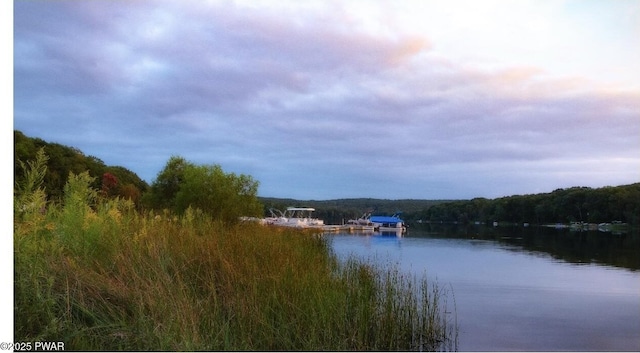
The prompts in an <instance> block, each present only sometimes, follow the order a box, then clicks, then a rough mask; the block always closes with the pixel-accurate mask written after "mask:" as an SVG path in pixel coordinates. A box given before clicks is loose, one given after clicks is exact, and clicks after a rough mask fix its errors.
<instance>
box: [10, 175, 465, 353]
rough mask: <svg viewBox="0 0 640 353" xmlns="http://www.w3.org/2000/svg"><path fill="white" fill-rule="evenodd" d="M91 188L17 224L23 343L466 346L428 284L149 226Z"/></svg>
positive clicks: (306, 240)
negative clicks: (458, 341)
mask: <svg viewBox="0 0 640 353" xmlns="http://www.w3.org/2000/svg"><path fill="white" fill-rule="evenodd" d="M90 181H91V180H90V178H89V177H88V175H85V174H80V175H72V176H71V177H70V179H69V184H68V187H67V189H66V191H65V192H66V194H65V200H64V203H63V204H62V205H47V206H48V207H47V208H46V209H44V210H43V211H41V212H16V217H15V226H14V259H15V282H14V290H15V295H14V298H15V334H14V335H15V337H14V338H15V340H16V341H36V340H38V341H63V342H65V348H66V349H68V350H115V351H117V350H127V351H135V350H166V351H185V350H186V351H199V350H262V351H264V350H446V349H456V348H457V336H456V334H457V333H456V332H457V331H456V330H457V328H456V327H455V324H454V323H452V322H451V315H450V314H447V313H446V308H445V307H443V304H445V305H446V297H447V295H446V293H445V292H444V291H443V290H441V289H440V288H438V286H437V285H435V284H433V285H432V284H428V283H427V282H426V279H416V278H407V277H405V276H404V275H403V274H401V273H400V272H398V271H397V270H395V269H393V268H387V267H378V266H375V265H372V264H370V263H363V262H359V261H356V260H354V259H349V260H347V261H345V262H340V261H338V260H337V258H336V257H335V256H334V255H333V254H332V253H331V251H330V246H329V244H328V243H327V240H325V239H324V238H322V237H320V236H318V235H316V234H314V233H312V232H305V231H300V230H294V229H283V228H271V227H263V226H259V225H257V224H239V225H235V226H228V225H224V224H222V223H221V222H219V221H216V220H215V219H212V218H210V217H208V216H207V215H206V214H205V213H203V212H200V211H199V210H193V209H188V210H187V212H185V214H184V215H182V216H180V217H176V216H173V215H171V214H169V213H168V212H162V213H160V214H154V213H151V212H150V213H147V214H140V213H138V212H137V211H135V210H134V207H133V205H132V204H131V203H130V202H129V201H125V200H120V199H110V200H106V199H103V200H101V199H100V198H99V197H98V196H97V194H95V193H94V191H92V190H91V189H90V187H89V184H90ZM38 190H40V189H38V188H32V190H31V191H27V192H32V193H34V192H37V191H38ZM20 196H21V197H22V198H20V200H24V199H25V195H20ZM32 196H33V195H32ZM17 199H18V198H16V200H17ZM16 202H17V201H16ZM16 207H18V208H19V205H18V206H16ZM14 209H16V208H14Z"/></svg>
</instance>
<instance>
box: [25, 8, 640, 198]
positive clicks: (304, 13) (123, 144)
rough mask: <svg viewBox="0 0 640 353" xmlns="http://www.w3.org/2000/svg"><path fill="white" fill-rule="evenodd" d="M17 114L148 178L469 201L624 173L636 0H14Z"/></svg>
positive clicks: (632, 174)
mask: <svg viewBox="0 0 640 353" xmlns="http://www.w3.org/2000/svg"><path fill="white" fill-rule="evenodd" d="M13 6H14V17H13V21H14V33H13V50H14V56H13V60H14V64H13V66H14V71H13V73H14V87H13V89H14V107H13V109H14V111H13V113H14V120H13V127H14V128H15V129H17V130H21V131H22V132H24V133H25V134H26V135H28V136H31V137H39V138H42V139H44V140H46V141H49V142H57V143H61V144H64V145H69V146H74V147H77V148H79V149H81V150H82V151H84V152H85V154H88V155H93V156H96V157H98V158H100V159H102V160H103V161H104V162H105V163H106V164H108V165H120V166H124V167H126V168H128V169H130V170H132V171H134V172H135V173H137V174H138V175H139V176H140V177H142V178H143V179H145V180H146V181H148V182H152V181H153V180H154V179H155V177H156V175H157V174H158V172H160V171H161V170H162V168H163V167H164V165H165V164H166V162H167V161H168V159H169V158H170V157H171V156H173V155H179V156H182V157H184V158H186V159H187V160H190V161H192V162H194V163H198V164H219V165H221V166H222V168H223V169H224V170H225V171H227V172H234V173H244V174H249V175H251V176H253V177H254V178H255V179H256V180H258V181H259V182H260V188H259V194H260V195H261V196H272V197H291V198H297V199H334V198H349V197H375V198H388V199H399V198H416V199H417V198H421V199H442V198H446V199H453V198H456V199H468V198H473V197H488V198H494V197H500V196H507V195H513V194H528V193H538V192H550V191H552V190H554V189H556V188H566V187H571V186H590V187H601V186H607V185H622V184H629V183H634V182H640V45H638V38H640V1H637V0H617V1H606V0H600V1H593V0H578V1H562V0H551V1H546V0H535V1H488V0H482V1H477V0H471V1H455V0H454V1H450V0H447V1H437V0H434V1H410V0H407V1H283V0H277V1H272V2H270V1H260V2H257V1H202V0H194V1H175V0H171V1H162V0H159V1H131V2H125V1H100V0H94V1H16V2H14V4H13Z"/></svg>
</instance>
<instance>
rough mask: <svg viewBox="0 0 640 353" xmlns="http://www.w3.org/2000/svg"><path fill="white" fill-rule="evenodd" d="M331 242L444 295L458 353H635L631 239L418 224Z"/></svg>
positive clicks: (636, 252) (639, 275)
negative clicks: (399, 231) (451, 310)
mask: <svg viewBox="0 0 640 353" xmlns="http://www.w3.org/2000/svg"><path fill="white" fill-rule="evenodd" d="M330 238H331V243H332V247H333V249H334V252H335V253H336V254H337V255H338V256H340V257H344V256H348V255H353V256H357V257H360V258H363V259H366V260H369V261H376V262H382V263H384V264H391V265H395V266H398V267H399V268H400V269H401V270H402V271H403V272H406V273H411V274H416V275H418V276H420V275H423V274H426V276H427V279H428V280H429V281H431V282H433V281H436V282H437V283H438V285H439V287H441V288H444V289H448V290H449V292H450V294H449V296H448V299H447V301H448V302H449V303H451V302H453V299H455V306H456V313H457V322H458V328H459V336H458V348H459V349H460V350H462V351H549V350H552V351H559V350H562V351H566V350H569V351H640V239H638V238H639V236H638V235H637V234H635V235H632V234H611V233H602V232H597V231H595V232H570V231H568V230H556V229H549V228H543V227H530V228H523V227H496V228H494V227H465V228H456V227H452V226H438V227H436V226H421V227H412V228H410V230H409V232H408V233H407V234H405V236H404V237H396V236H394V235H391V236H389V235H377V234H374V235H362V234H338V235H332V236H330Z"/></svg>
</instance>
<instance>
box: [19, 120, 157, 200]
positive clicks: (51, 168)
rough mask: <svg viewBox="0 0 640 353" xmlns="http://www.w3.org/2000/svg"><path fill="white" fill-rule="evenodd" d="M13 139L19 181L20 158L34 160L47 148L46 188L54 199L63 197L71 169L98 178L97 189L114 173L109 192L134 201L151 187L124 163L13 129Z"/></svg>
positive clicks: (24, 160)
mask: <svg viewBox="0 0 640 353" xmlns="http://www.w3.org/2000/svg"><path fill="white" fill-rule="evenodd" d="M13 138H14V173H15V178H16V180H18V179H19V178H20V177H21V176H22V168H21V167H20V163H19V161H22V162H23V163H26V162H28V161H31V160H33V159H34V158H35V156H36V153H37V152H38V150H39V149H40V148H43V149H44V153H45V154H46V155H47V156H48V157H49V161H48V163H47V174H46V176H45V179H44V187H45V189H46V192H47V194H48V195H49V198H50V199H52V200H57V199H60V198H61V197H62V194H63V190H64V185H65V184H66V182H67V179H68V178H69V173H70V172H73V173H74V174H79V173H82V172H85V171H88V172H89V175H91V176H92V177H94V178H95V182H94V185H93V187H94V188H96V189H101V188H102V187H103V177H105V173H108V174H110V175H112V176H114V177H115V179H116V181H117V184H116V185H112V187H110V188H109V193H110V194H111V195H114V196H115V195H118V196H123V197H127V198H130V199H132V200H133V201H134V202H137V201H138V200H140V197H141V196H142V194H143V193H144V192H145V191H147V188H148V187H149V185H148V184H147V183H146V182H145V181H144V180H142V179H141V178H140V177H139V176H138V175H137V174H136V173H134V172H132V171H130V170H128V169H126V168H124V167H121V166H108V165H106V164H105V163H104V162H103V161H102V160H100V159H99V158H98V157H95V156H87V155H85V154H84V153H83V152H82V151H80V150H79V149H77V148H75V147H69V146H65V145H61V144H58V143H52V142H46V141H44V140H42V139H40V138H34V137H28V136H26V135H25V134H23V133H22V132H21V131H18V130H14V132H13Z"/></svg>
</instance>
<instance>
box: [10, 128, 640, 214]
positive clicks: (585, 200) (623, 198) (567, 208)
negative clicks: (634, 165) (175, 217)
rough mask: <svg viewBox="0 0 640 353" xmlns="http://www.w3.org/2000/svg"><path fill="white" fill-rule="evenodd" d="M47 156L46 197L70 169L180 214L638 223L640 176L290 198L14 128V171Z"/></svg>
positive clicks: (199, 168)
mask: <svg viewBox="0 0 640 353" xmlns="http://www.w3.org/2000/svg"><path fill="white" fill-rule="evenodd" d="M39 150H42V151H43V152H44V154H45V155H46V156H47V158H48V160H47V169H46V175H44V177H43V178H44V181H43V186H44V188H45V189H46V191H47V197H48V199H49V201H52V202H57V201H58V200H60V199H61V197H62V195H63V193H64V185H65V183H66V181H67V178H68V177H69V175H70V173H72V174H75V175H77V174H80V173H82V172H85V171H86V172H88V174H89V176H90V177H92V179H91V180H92V182H91V186H92V187H93V188H95V189H97V190H99V192H100V195H101V196H103V197H121V198H124V199H130V200H132V201H133V202H134V203H135V205H136V206H137V207H138V208H139V209H156V210H169V211H172V212H175V213H178V214H181V213H183V212H185V210H186V209H188V208H189V207H193V208H199V209H201V210H203V211H207V212H209V213H211V214H215V215H216V216H220V217H223V218H225V219H227V220H229V221H230V220H232V219H234V217H235V218H237V217H239V216H258V217H260V216H263V215H266V216H268V215H270V212H269V210H270V209H272V208H275V209H279V210H284V209H286V207H288V206H307V207H314V208H316V214H315V216H316V217H318V218H320V219H323V220H324V221H325V223H327V224H340V223H342V222H346V221H347V220H348V219H352V218H357V217H360V216H362V215H363V214H364V213H372V214H378V215H391V214H394V213H398V212H402V218H403V219H404V220H405V221H407V222H417V221H427V222H458V223H463V224H464V223H471V222H482V223H490V222H495V221H497V222H513V223H531V224H548V223H558V222H561V223H568V222H585V223H602V222H612V221H620V222H624V223H630V224H634V225H637V224H640V183H635V184H630V185H623V186H610V187H603V188H596V189H593V188H588V187H572V188H568V189H557V190H554V191H553V192H551V193H541V194H533V195H514V196H508V197H502V198H496V199H486V198H474V199H472V200H416V199H405V200H382V199H372V198H356V199H338V200H320V201H318V200H306V201H304V200H294V199H282V198H267V197H258V196H257V193H258V185H259V183H258V181H256V180H254V179H253V178H252V177H251V176H248V175H243V174H240V175H237V174H234V173H225V172H224V171H223V170H222V168H221V167H220V166H219V165H215V164H214V165H197V164H194V163H192V162H189V161H187V160H186V159H184V158H182V157H180V156H173V157H171V158H170V159H169V161H168V162H167V164H166V165H165V167H164V169H163V170H162V171H160V172H159V173H158V175H157V178H156V180H154V181H153V182H152V184H151V185H149V184H147V182H145V181H144V180H142V179H140V178H139V177H138V176H137V175H136V174H135V173H134V172H132V171H130V170H128V169H126V168H124V167H120V166H107V165H105V163H104V162H102V161H101V160H100V159H99V158H97V157H94V156H87V155H85V154H84V153H82V151H80V150H78V149H77V148H73V147H68V146H64V145H61V144H57V143H48V142H46V141H44V140H42V139H39V138H30V137H27V136H25V135H24V134H23V133H22V132H20V131H17V130H14V161H15V166H14V176H15V179H16V180H20V179H23V178H24V175H23V174H24V171H23V170H24V168H23V164H24V163H26V162H27V161H31V160H34V159H36V156H37V154H38V151H39Z"/></svg>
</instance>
